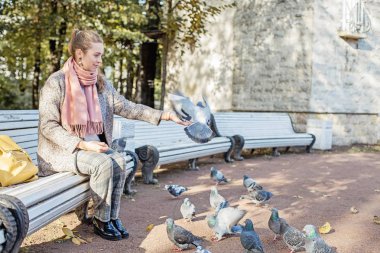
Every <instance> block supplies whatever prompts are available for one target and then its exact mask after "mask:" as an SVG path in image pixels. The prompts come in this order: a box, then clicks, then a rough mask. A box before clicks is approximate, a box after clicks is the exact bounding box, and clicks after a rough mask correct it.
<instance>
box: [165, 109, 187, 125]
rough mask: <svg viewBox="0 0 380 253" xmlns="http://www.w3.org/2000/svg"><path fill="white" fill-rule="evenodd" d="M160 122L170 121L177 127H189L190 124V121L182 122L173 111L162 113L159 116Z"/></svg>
mask: <svg viewBox="0 0 380 253" xmlns="http://www.w3.org/2000/svg"><path fill="white" fill-rule="evenodd" d="M161 120H171V121H173V122H175V123H177V124H179V125H183V126H190V125H191V124H192V122H191V121H183V120H181V119H180V118H178V116H177V114H176V113H175V112H173V111H164V112H163V113H162V114H161Z"/></svg>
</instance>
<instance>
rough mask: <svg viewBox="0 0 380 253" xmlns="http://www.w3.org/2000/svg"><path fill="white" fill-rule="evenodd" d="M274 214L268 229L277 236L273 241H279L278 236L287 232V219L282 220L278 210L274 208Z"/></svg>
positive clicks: (269, 221)
mask: <svg viewBox="0 0 380 253" xmlns="http://www.w3.org/2000/svg"><path fill="white" fill-rule="evenodd" d="M271 211H272V214H271V216H270V218H269V220H268V227H269V228H270V230H272V231H273V233H274V234H275V236H274V238H273V241H275V240H276V239H277V236H279V235H282V234H283V233H284V232H285V230H284V229H285V226H284V224H285V223H286V221H285V219H283V218H280V216H279V215H278V210H277V209H276V208H272V210H271Z"/></svg>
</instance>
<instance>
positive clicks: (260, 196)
mask: <svg viewBox="0 0 380 253" xmlns="http://www.w3.org/2000/svg"><path fill="white" fill-rule="evenodd" d="M272 196H273V193H271V192H268V191H265V190H258V189H252V191H250V192H249V194H248V195H242V196H241V197H240V199H249V200H252V202H253V203H255V204H256V205H261V204H264V203H265V202H267V201H268V200H269V199H270V198H271V197H272Z"/></svg>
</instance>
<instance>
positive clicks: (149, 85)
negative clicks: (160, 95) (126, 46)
mask: <svg viewBox="0 0 380 253" xmlns="http://www.w3.org/2000/svg"><path fill="white" fill-rule="evenodd" d="M157 46H158V45H157V42H144V43H143V44H142V46H141V65H142V69H143V71H144V76H143V79H142V82H141V103H142V104H144V105H147V106H150V107H154V79H155V76H156V60H157Z"/></svg>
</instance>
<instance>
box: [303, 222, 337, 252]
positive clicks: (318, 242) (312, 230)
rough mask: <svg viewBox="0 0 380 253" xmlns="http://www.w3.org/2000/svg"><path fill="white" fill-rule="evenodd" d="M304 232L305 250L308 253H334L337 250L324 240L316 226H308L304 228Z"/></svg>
mask: <svg viewBox="0 0 380 253" xmlns="http://www.w3.org/2000/svg"><path fill="white" fill-rule="evenodd" d="M303 232H304V233H305V235H306V239H305V249H306V253H334V252H336V248H335V247H334V248H333V247H330V246H329V245H327V243H326V242H325V241H324V240H323V239H322V237H321V235H320V234H319V232H318V229H317V228H316V227H315V226H314V225H306V226H305V227H304V228H303Z"/></svg>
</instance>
